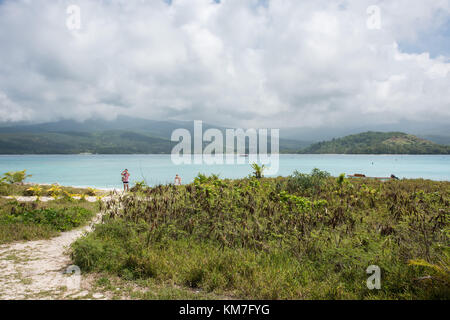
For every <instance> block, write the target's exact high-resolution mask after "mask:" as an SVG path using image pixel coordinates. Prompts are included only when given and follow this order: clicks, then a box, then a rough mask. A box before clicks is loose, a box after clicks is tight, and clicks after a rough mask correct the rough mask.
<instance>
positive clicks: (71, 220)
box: [0, 199, 99, 244]
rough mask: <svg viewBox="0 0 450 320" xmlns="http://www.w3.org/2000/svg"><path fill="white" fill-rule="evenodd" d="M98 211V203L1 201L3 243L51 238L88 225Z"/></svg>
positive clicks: (0, 236)
mask: <svg viewBox="0 0 450 320" xmlns="http://www.w3.org/2000/svg"><path fill="white" fill-rule="evenodd" d="M98 210H99V205H98V204H97V203H90V202H87V201H80V200H78V201H77V200H71V201H67V200H64V199H59V200H55V201H49V202H45V203H44V202H38V201H34V202H18V201H16V200H9V199H0V244H4V243H8V242H13V241H20V240H37V239H48V238H51V237H53V236H56V235H58V234H59V233H60V232H61V231H68V230H71V229H73V228H76V227H79V226H82V225H84V224H86V223H87V222H88V221H90V220H91V219H92V217H93V216H94V213H96V212H97V211H98Z"/></svg>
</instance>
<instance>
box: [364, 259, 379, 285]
mask: <svg viewBox="0 0 450 320" xmlns="http://www.w3.org/2000/svg"><path fill="white" fill-rule="evenodd" d="M366 273H367V274H371V276H370V277H369V278H367V288H368V289H369V290H373V289H377V290H379V289H381V269H380V267H379V266H375V265H372V266H368V267H367V269H366Z"/></svg>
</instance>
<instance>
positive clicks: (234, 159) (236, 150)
mask: <svg viewBox="0 0 450 320" xmlns="http://www.w3.org/2000/svg"><path fill="white" fill-rule="evenodd" d="M268 133H269V129H258V130H256V129H247V130H243V129H226V130H225V139H224V135H223V132H222V131H221V130H219V129H214V128H210V129H208V130H206V131H205V132H203V123H202V121H194V139H193V140H192V136H191V132H190V131H189V130H187V129H176V130H175V131H173V133H172V136H171V140H172V141H175V142H179V143H178V144H177V145H176V146H175V147H174V148H173V149H172V154H171V158H172V162H173V163H174V164H176V165H180V164H192V163H194V164H207V165H213V164H230V165H232V164H245V163H246V161H247V160H248V163H261V164H264V165H266V168H267V169H266V170H265V171H264V172H265V173H266V174H268V175H275V174H277V172H278V169H279V135H280V130H279V129H270V136H269V134H268ZM269 138H270V153H269V152H268V142H269ZM246 140H248V145H246ZM192 141H193V146H192ZM204 142H206V143H208V144H207V145H206V146H205V147H203V145H204ZM224 146H225V147H224ZM246 146H247V147H246ZM247 151H248V152H247ZM242 155H245V157H243V156H242Z"/></svg>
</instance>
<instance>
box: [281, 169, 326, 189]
mask: <svg viewBox="0 0 450 320" xmlns="http://www.w3.org/2000/svg"><path fill="white" fill-rule="evenodd" d="M329 177H330V174H329V173H328V172H326V171H321V170H319V169H317V168H315V169H313V170H312V171H311V173H310V174H306V173H301V172H299V171H297V170H296V171H294V173H293V174H292V175H291V176H289V178H288V182H287V185H288V190H289V191H290V192H298V191H305V190H308V189H314V190H318V189H319V188H320V187H321V186H322V185H323V184H324V183H325V182H326V180H327V179H328V178H329Z"/></svg>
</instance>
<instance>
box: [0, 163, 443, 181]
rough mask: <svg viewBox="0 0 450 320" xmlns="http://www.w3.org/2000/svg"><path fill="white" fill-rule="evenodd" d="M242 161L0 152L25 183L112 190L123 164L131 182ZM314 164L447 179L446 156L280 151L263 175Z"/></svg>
mask: <svg viewBox="0 0 450 320" xmlns="http://www.w3.org/2000/svg"><path fill="white" fill-rule="evenodd" d="M237 157H238V156H236V158H237ZM245 162H246V163H244V164H232V165H230V164H220V165H218V164H214V165H207V164H204V163H203V164H189V165H188V164H182V165H176V164H174V163H173V162H172V160H171V155H170V154H145V155H144V154H134V155H133V154H127V155H124V154H120V155H104V154H93V155H85V154H83V155H80V154H74V155H0V170H1V171H0V173H5V172H8V171H18V170H27V173H28V174H31V175H32V177H30V178H28V179H27V181H28V182H33V183H42V184H53V183H58V184H60V185H65V186H75V187H95V188H102V189H115V188H121V187H122V182H121V175H120V173H121V172H122V170H123V169H125V168H127V169H128V170H129V171H130V173H131V177H130V183H131V184H133V183H135V182H137V181H142V180H144V181H145V182H146V183H147V184H148V185H150V186H154V185H158V184H167V183H173V179H174V177H175V175H176V174H179V175H180V176H181V178H182V179H183V180H182V183H183V184H185V183H190V182H192V181H193V179H194V178H195V177H196V176H197V175H198V173H203V174H218V175H219V176H220V177H221V178H229V179H238V178H244V177H247V176H248V175H249V174H251V173H252V169H251V167H250V164H249V163H248V159H246V161H245ZM314 168H319V169H320V170H325V171H328V172H329V173H330V174H331V175H333V176H338V175H339V174H341V173H345V174H346V175H350V174H355V173H362V174H365V175H366V176H368V177H389V176H390V175H391V174H394V175H396V176H397V177H399V178H400V179H403V178H405V179H419V178H423V179H430V180H435V181H450V170H449V168H450V155H367V154H365V155H337V154H280V155H279V170H278V172H277V173H276V174H274V175H267V176H268V177H274V176H288V175H290V174H292V173H293V172H294V171H295V170H298V171H300V172H302V173H309V172H311V170H312V169H314Z"/></svg>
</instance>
